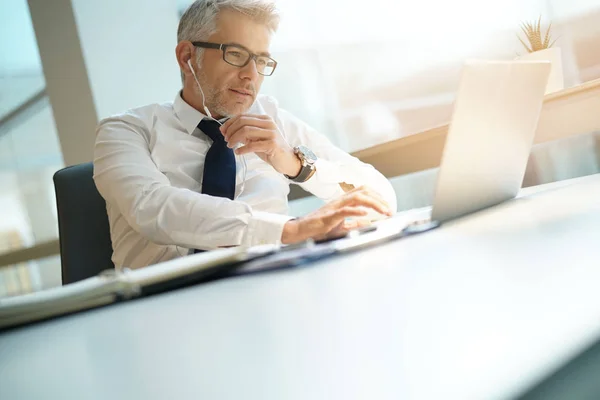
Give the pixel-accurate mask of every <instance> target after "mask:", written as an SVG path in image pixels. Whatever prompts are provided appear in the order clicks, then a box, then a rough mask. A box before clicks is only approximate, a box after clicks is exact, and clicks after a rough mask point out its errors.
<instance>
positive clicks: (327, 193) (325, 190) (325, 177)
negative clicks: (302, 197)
mask: <svg viewBox="0 0 600 400" xmlns="http://www.w3.org/2000/svg"><path fill="white" fill-rule="evenodd" d="M315 167H316V169H317V171H316V172H315V173H314V174H313V176H312V177H311V178H310V179H309V180H307V181H306V182H304V183H300V184H299V186H300V187H301V188H302V189H304V190H306V191H308V192H310V193H312V194H314V195H315V196H317V197H319V198H321V199H332V198H335V197H338V196H341V195H343V194H344V190H343V189H342V188H341V187H340V183H341V182H343V181H344V178H343V174H342V171H341V170H340V166H339V165H338V164H337V163H334V162H331V161H328V160H324V159H322V158H319V159H318V160H317V162H316V163H315Z"/></svg>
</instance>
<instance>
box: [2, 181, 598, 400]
mask: <svg viewBox="0 0 600 400" xmlns="http://www.w3.org/2000/svg"><path fill="white" fill-rule="evenodd" d="M560 185H563V186H564V183H561V184H560ZM546 189H548V190H546V191H544V192H542V193H540V194H538V195H536V196H533V197H523V198H521V199H518V200H515V201H512V202H509V203H507V204H505V205H502V206H499V207H496V208H493V209H490V210H487V211H484V212H481V213H478V214H475V215H472V216H470V217H467V218H464V219H463V220H460V221H457V222H454V223H451V224H447V225H446V226H444V227H442V228H440V229H438V230H435V231H432V232H429V233H427V234H424V235H421V236H416V237H412V238H407V239H404V240H400V241H397V242H393V243H389V244H386V245H384V246H381V247H377V248H374V249H369V250H365V251H362V252H358V253H355V254H350V255H346V256H343V257H336V258H331V259H328V260H325V261H322V262H318V263H315V264H313V265H311V266H308V267H304V268H299V269H295V270H286V271H280V272H275V273H268V274H264V275H255V276H249V277H244V278H235V279H228V280H222V281H218V282H214V283H211V284H207V285H200V286H196V287H191V288H188V289H184V290H180V291H175V292H171V293H167V294H164V295H160V296H155V297H151V298H147V299H143V300H139V301H133V302H129V303H124V304H120V305H116V306H113V307H107V308H104V309H99V310H95V311H91V312H87V313H83V314H79V315H74V316H70V317H66V318H62V319H58V320H54V321H48V322H45V323H41V324H37V325H34V326H30V327H25V328H21V329H16V330H13V331H9V332H5V333H2V334H0V399H45V400H48V399H75V398H76V399H103V400H104V399H165V398H174V399H190V398H194V399H261V400H265V399H277V400H280V399H333V398H336V399H461V400H464V399H496V398H510V397H511V396H513V395H515V394H516V393H519V392H520V391H521V390H522V389H523V388H525V387H526V386H529V385H530V384H531V383H533V382H534V381H536V380H537V379H538V378H540V377H541V376H543V375H545V374H546V373H547V372H549V371H550V370H551V369H552V368H554V367H557V366H559V365H561V364H562V363H563V362H564V361H565V360H567V359H568V358H569V357H571V356H572V355H573V354H574V353H575V352H576V351H578V350H580V349H582V348H583V347H585V346H587V345H588V344H590V343H591V342H592V341H593V340H594V339H596V338H598V337H600V290H598V282H600V261H599V260H600V257H599V253H600V251H599V248H600V175H595V176H591V177H587V178H583V179H578V180H576V181H575V183H574V184H572V185H570V186H566V187H562V188H560V189H556V190H551V189H552V187H549V188H546ZM529 190H530V191H531V189H529Z"/></svg>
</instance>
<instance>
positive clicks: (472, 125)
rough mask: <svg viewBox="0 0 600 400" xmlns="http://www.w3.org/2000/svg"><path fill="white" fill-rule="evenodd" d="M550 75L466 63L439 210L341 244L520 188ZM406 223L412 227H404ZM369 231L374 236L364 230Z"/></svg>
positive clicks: (425, 225)
mask: <svg viewBox="0 0 600 400" xmlns="http://www.w3.org/2000/svg"><path fill="white" fill-rule="evenodd" d="M549 75H550V63H549V62H547V61H467V62H466V63H465V64H464V67H463V69H462V76H461V79H460V85H459V89H458V94H457V97H456V101H455V103H454V110H453V114H452V121H451V122H450V126H449V130H448V135H447V137H446V143H445V146H444V151H443V154H442V160H441V165H440V169H439V173H438V176H437V183H436V188H435V196H434V200H433V207H431V208H429V207H427V208H421V209H413V210H408V211H405V212H400V213H397V214H396V215H394V216H392V217H390V218H383V219H381V220H376V221H374V222H373V224H371V225H370V226H368V227H365V228H362V229H359V230H357V231H355V232H351V234H349V235H348V236H349V238H352V240H350V241H341V243H339V244H338V245H337V246H338V247H339V248H340V249H345V248H348V249H352V248H355V247H360V246H362V245H371V244H373V243H375V242H378V241H383V240H388V239H389V237H390V236H392V237H393V236H394V235H397V233H398V231H399V230H400V232H403V231H407V230H408V231H410V232H415V233H418V232H420V231H422V230H428V229H431V228H432V227H435V226H437V223H440V222H447V221H450V220H453V219H455V218H458V217H461V216H464V215H467V214H470V213H473V212H476V211H479V210H482V209H485V208H488V207H491V206H494V205H497V204H500V203H502V202H504V201H506V200H510V199H512V198H514V197H516V195H517V194H518V192H519V189H520V188H521V184H522V182H523V177H524V176H525V168H526V167H527V160H528V159H529V153H530V151H531V147H532V146H533V139H534V136H535V132H536V130H537V124H538V120H539V117H540V112H541V110H542V104H543V99H544V92H545V90H546V83H547V81H548V76H549ZM405 228H406V229H405ZM363 233H368V234H367V235H363Z"/></svg>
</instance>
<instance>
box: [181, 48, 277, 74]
mask: <svg viewBox="0 0 600 400" xmlns="http://www.w3.org/2000/svg"><path fill="white" fill-rule="evenodd" d="M192 44H193V45H194V46H196V47H201V48H204V49H216V50H221V51H222V53H223V61H225V62H226V63H227V64H229V65H233V66H234V67H238V68H244V67H245V66H246V65H248V64H249V63H250V61H252V60H254V62H256V61H257V58H258V57H266V58H268V59H269V60H271V61H273V62H274V63H275V65H274V66H273V71H272V72H271V73H270V74H269V75H266V74H262V73H260V72H258V70H257V72H258V73H259V74H260V75H262V76H271V75H273V74H274V73H275V69H276V68H277V61H275V60H273V59H272V58H271V57H270V56H266V55H264V54H262V55H261V54H255V53H253V52H251V51H250V50H248V49H247V48H246V47H244V46H242V45H241V44H237V43H212V42H192ZM227 47H238V48H240V49H242V50H245V51H247V52H248V54H250V57H248V60H246V62H245V63H244V65H235V64H232V63H230V62H229V61H227V60H226V59H225V51H226V50H227Z"/></svg>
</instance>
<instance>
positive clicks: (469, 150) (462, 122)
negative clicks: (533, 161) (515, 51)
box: [431, 61, 551, 222]
mask: <svg viewBox="0 0 600 400" xmlns="http://www.w3.org/2000/svg"><path fill="white" fill-rule="evenodd" d="M550 66H551V64H550V62H547V61H470V62H467V63H465V65H464V68H463V70H462V76H461V80H460V86H459V89H458V95H457V97H456V102H455V104H454V111H453V115H452V121H451V123H450V127H449V130H448V135H447V137H446V144H445V146H444V151H443V155H442V160H441V164H440V170H439V173H438V177H437V184H436V189H435V196H434V200H433V207H432V211H431V219H432V220H435V221H439V222H446V221H449V220H452V219H455V218H458V217H461V216H464V215H466V214H470V213H473V212H475V211H479V210H482V209H485V208H488V207H490V206H494V205H497V204H500V203H502V202H504V201H506V200H509V199H512V198H514V197H515V196H516V195H517V194H518V192H519V189H520V188H521V184H522V182H523V178H524V176H525V168H526V167H527V160H528V159H529V153H530V152H531V147H532V146H533V140H534V137H535V132H536V129H537V124H538V120H539V117H540V112H541V110H542V104H543V100H544V93H545V90H546V84H547V81H548V76H549V75H550Z"/></svg>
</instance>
